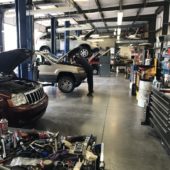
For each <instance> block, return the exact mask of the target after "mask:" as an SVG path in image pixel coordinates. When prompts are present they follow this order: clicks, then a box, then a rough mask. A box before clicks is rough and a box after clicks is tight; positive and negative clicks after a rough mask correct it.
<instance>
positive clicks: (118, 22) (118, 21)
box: [117, 11, 123, 25]
mask: <svg viewBox="0 0 170 170" xmlns="http://www.w3.org/2000/svg"><path fill="white" fill-rule="evenodd" d="M122 20H123V12H122V11H119V12H118V13H117V25H122Z"/></svg>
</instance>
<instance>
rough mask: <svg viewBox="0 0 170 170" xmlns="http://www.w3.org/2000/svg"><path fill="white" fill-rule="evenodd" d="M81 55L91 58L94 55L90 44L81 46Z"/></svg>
mask: <svg viewBox="0 0 170 170" xmlns="http://www.w3.org/2000/svg"><path fill="white" fill-rule="evenodd" d="M79 55H80V56H81V57H83V58H89V57H90V56H91V55H92V51H91V49H90V47H88V46H80V50H79Z"/></svg>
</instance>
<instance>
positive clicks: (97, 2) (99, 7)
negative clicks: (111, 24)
mask: <svg viewBox="0 0 170 170" xmlns="http://www.w3.org/2000/svg"><path fill="white" fill-rule="evenodd" d="M95 2H96V5H97V7H98V10H99V13H100V16H101V18H102V21H103V23H104V25H105V27H106V29H107V31H108V32H109V29H108V25H107V23H106V22H105V20H104V14H103V12H102V10H101V5H100V2H99V0H95Z"/></svg>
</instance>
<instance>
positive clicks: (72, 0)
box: [71, 0, 97, 31]
mask: <svg viewBox="0 0 170 170" xmlns="http://www.w3.org/2000/svg"><path fill="white" fill-rule="evenodd" d="M71 2H72V4H73V6H74V7H75V8H76V10H77V12H78V13H81V14H83V17H84V18H85V21H86V22H87V21H89V18H88V17H87V15H86V14H85V13H84V12H83V10H82V9H81V7H80V6H79V5H78V4H77V3H76V2H75V1H74V0H71ZM77 23H78V24H80V22H79V21H77ZM88 23H89V24H90V25H91V26H92V28H93V29H95V30H96V28H95V26H94V24H93V23H92V22H88ZM96 31H97V30H96Z"/></svg>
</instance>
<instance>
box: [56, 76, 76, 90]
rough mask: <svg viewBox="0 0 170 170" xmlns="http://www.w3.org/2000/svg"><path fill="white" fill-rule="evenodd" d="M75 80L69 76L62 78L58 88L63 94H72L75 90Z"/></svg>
mask: <svg viewBox="0 0 170 170" xmlns="http://www.w3.org/2000/svg"><path fill="white" fill-rule="evenodd" d="M74 87H75V86H74V80H73V78H72V77H69V76H62V77H60V78H59V80H58V88H59V89H60V91H62V92H63V93H70V92H72V91H73V90H74Z"/></svg>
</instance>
